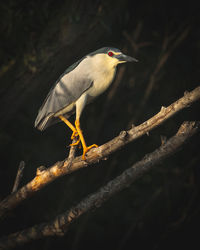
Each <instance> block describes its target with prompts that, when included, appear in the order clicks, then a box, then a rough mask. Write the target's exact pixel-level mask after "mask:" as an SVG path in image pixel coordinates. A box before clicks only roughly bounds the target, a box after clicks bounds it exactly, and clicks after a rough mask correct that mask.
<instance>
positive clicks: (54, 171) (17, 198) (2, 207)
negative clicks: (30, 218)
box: [0, 87, 200, 217]
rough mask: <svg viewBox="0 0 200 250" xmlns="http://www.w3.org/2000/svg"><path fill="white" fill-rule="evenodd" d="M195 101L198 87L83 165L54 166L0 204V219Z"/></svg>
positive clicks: (79, 162) (79, 161)
mask: <svg viewBox="0 0 200 250" xmlns="http://www.w3.org/2000/svg"><path fill="white" fill-rule="evenodd" d="M198 99H200V87H197V88H196V89H194V90H193V91H191V92H185V93H184V96H183V97H182V98H180V99H179V100H177V101H175V102H174V103H172V104H171V105H169V106H168V107H162V108H161V110H160V112H158V113H157V114H156V115H155V116H153V117H152V118H150V119H149V120H147V121H145V122H144V123H142V124H140V125H139V126H136V127H132V128H131V129H130V130H128V131H122V132H121V133H120V134H119V136H117V137H115V138H114V139H112V140H111V141H109V142H107V143H105V144H103V145H102V146H100V147H98V148H95V149H91V150H90V151H89V152H88V153H87V155H86V161H84V160H82V157H76V158H75V159H74V160H73V162H72V164H71V166H70V169H69V168H68V159H66V160H64V161H59V162H57V163H55V164H54V165H53V166H51V167H50V168H47V169H46V170H44V171H42V172H41V173H40V174H37V175H36V177H35V178H34V179H33V180H31V181H30V182H29V183H27V184H26V185H25V186H23V187H22V188H21V189H19V190H18V191H17V192H15V193H13V194H11V195H9V196H8V197H6V198H5V199H4V200H3V201H1V203H0V217H3V216H4V215H5V214H6V213H7V212H8V211H9V210H11V209H13V208H15V207H16V206H17V205H19V204H20V203H21V202H22V201H23V200H25V199H27V198H28V197H30V196H32V195H33V194H35V193H36V192H37V191H39V190H41V189H42V188H43V187H44V186H46V185H47V184H49V183H51V182H52V181H54V180H55V179H57V178H58V177H60V176H63V175H66V174H70V173H72V172H73V171H76V170H78V169H80V168H84V167H87V166H89V165H91V164H94V163H97V162H99V161H100V160H104V159H106V158H107V157H108V156H109V155H110V154H112V153H114V152H115V151H117V150H119V149H121V148H122V147H124V146H125V145H126V144H128V143H130V142H132V141H134V140H136V139H138V138H139V137H141V136H143V135H145V134H147V133H148V132H149V131H151V130H152V129H154V128H156V127H158V126H159V125H161V124H162V123H163V122H165V121H166V120H168V119H169V118H170V117H172V116H173V115H175V114H176V113H178V112H179V111H180V110H182V109H184V108H187V107H189V106H190V105H191V104H192V103H193V102H195V101H197V100H198Z"/></svg>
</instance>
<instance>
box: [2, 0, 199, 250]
mask: <svg viewBox="0 0 200 250" xmlns="http://www.w3.org/2000/svg"><path fill="white" fill-rule="evenodd" d="M199 13H200V12H199V8H198V5H195V4H193V3H192V2H187V3H185V4H184V3H183V2H181V3H180V2H179V3H177V4H176V2H173V3H170V1H166V2H165V1H131V0H123V1H121V0H120V1H111V0H109V1H100V0H99V1H81V0H76V1H73V0H71V1H70V0H68V1H67V0H65V1H53V0H49V1H26V0H18V1H16V0H7V1H4V2H1V3H0V17H1V23H0V117H1V123H0V152H1V158H0V162H1V168H0V198H1V199H3V198H4V197H5V196H6V195H8V194H9V193H10V192H11V190H12V186H13V183H14V179H15V175H16V171H17V167H18V164H19V162H20V161H21V160H24V161H25V163H26V168H25V172H24V176H23V180H22V183H21V185H23V184H25V183H27V182H28V181H30V180H31V179H32V178H33V177H34V176H35V173H36V169H37V167H39V166H40V165H45V166H47V167H48V166H51V165H52V164H53V163H55V162H56V161H58V160H63V159H64V158H65V157H66V156H67V153H68V150H69V149H68V148H66V145H69V144H70V135H71V132H70V131H69V129H68V128H66V126H65V125H64V124H62V123H60V124H57V125H55V126H52V127H51V128H49V129H47V130H46V131H44V132H43V133H41V132H39V131H37V130H36V129H35V128H34V127H33V124H34V120H35V118H36V115H37V112H38V109H39V107H40V105H41V103H42V101H43V99H44V98H45V96H46V94H47V93H48V91H49V89H50V87H51V86H52V84H53V83H54V82H55V81H56V80H57V78H58V77H59V75H60V74H62V73H63V71H64V70H65V69H66V68H67V67H68V66H69V65H71V64H72V63H74V62H75V61H76V60H78V59H79V58H81V57H82V56H84V55H86V54H88V53H89V52H91V51H93V50H96V49H98V48H101V47H104V46H112V47H117V48H120V49H121V50H122V51H123V52H125V53H126V54H128V55H130V56H133V57H135V58H137V59H139V62H138V63H137V64H136V63H135V64H127V65H120V66H119V67H118V74H117V76H116V78H115V81H114V83H113V85H112V87H111V88H110V89H109V90H108V91H107V92H106V93H104V94H103V95H102V96H101V97H99V98H98V99H97V100H96V101H95V102H94V103H93V104H92V105H89V106H88V107H87V108H86V109H85V110H84V112H83V115H82V118H81V124H82V129H83V131H84V135H85V137H86V140H87V142H88V145H90V144H93V143H97V144H98V145H101V144H102V143H105V142H106V141H108V140H109V139H111V138H113V137H114V136H116V135H118V134H119V132H120V131H121V130H124V129H129V128H130V127H131V124H133V123H134V124H135V125H138V124H140V123H141V122H143V121H145V120H146V119H148V118H150V117H151V116H152V115H154V114H155V113H157V112H158V111H159V110H160V108H161V106H167V105H169V104H171V103H172V102H173V101H175V100H177V99H178V98H180V97H182V96H183V93H184V91H186V90H188V91H190V90H192V89H194V88H195V87H196V86H198V85H199V80H200V79H199V78H200V76H199V72H200V71H199V69H200V63H199V61H200V60H199V58H200V28H199V27H200V16H199ZM199 110H200V103H199V102H197V103H195V104H193V105H192V106H191V107H189V108H188V109H186V110H184V111H182V112H181V113H179V114H178V115H176V116H175V117H173V118H171V119H170V120H169V121H167V122H165V123H164V124H163V125H162V126H161V127H159V128H157V129H155V130H154V131H152V132H150V135H149V136H143V137H142V138H141V139H139V140H137V141H135V142H133V143H131V144H130V145H128V146H126V147H125V148H124V149H122V150H121V151H119V152H116V153H115V154H113V155H112V156H110V158H109V159H108V160H107V161H105V162H100V163H99V164H97V166H95V167H93V166H91V167H89V168H87V169H82V170H79V171H77V172H75V173H73V174H71V175H67V176H65V177H62V178H60V179H58V180H56V181H55V182H54V183H51V184H50V185H48V186H47V187H45V188H44V189H43V190H41V191H40V192H39V193H37V194H36V195H35V196H34V197H32V198H31V199H29V200H27V201H25V202H24V203H23V204H21V205H20V206H19V207H18V208H17V209H15V210H14V211H12V212H11V213H10V214H9V216H8V218H6V220H4V221H3V222H1V235H6V234H9V233H11V232H15V231H17V230H21V229H24V228H26V227H29V226H32V225H34V224H36V223H40V222H44V221H48V220H50V219H52V218H54V217H55V216H56V215H57V214H58V213H61V212H63V211H65V210H67V209H68V208H70V207H71V206H72V205H75V204H77V203H78V202H79V201H80V200H81V199H83V198H84V197H85V196H86V195H88V194H90V193H92V192H94V191H96V190H97V189H98V188H99V187H101V186H102V185H104V184H106V183H107V182H108V181H109V180H111V179H113V178H114V177H116V176H117V175H119V174H120V173H122V171H123V170H125V169H127V168H128V167H130V166H131V165H132V164H134V163H135V162H136V161H137V160H140V159H141V158H142V157H143V156H144V155H145V154H147V153H150V152H152V151H153V150H155V149H156V148H157V147H159V146H160V144H161V139H160V136H161V135H164V136H167V137H170V136H172V135H174V134H175V132H176V131H177V129H178V127H179V126H180V124H181V123H182V122H183V121H185V120H198V119H199V117H200V115H199ZM73 120H74V117H72V120H71V121H73ZM199 147H200V135H199V134H197V135H195V136H194V137H193V138H192V139H191V140H190V142H189V143H188V144H186V145H184V147H183V148H182V149H181V150H180V151H179V152H178V153H176V154H175V155H173V156H172V157H170V158H169V159H167V160H165V161H164V162H162V164H160V165H159V166H156V167H155V168H154V169H153V170H152V171H151V172H149V173H148V174H146V175H145V176H143V177H142V178H141V179H139V180H138V181H137V182H136V183H134V184H133V185H132V186H131V187H129V188H128V189H126V190H124V191H122V192H121V193H119V194H117V195H116V196H115V197H113V198H112V199H111V200H109V201H108V202H106V203H105V204H104V205H103V206H102V207H101V208H99V209H96V210H94V211H90V212H88V213H87V214H85V215H83V216H82V217H81V218H80V219H79V220H78V221H76V222H75V223H74V224H73V225H72V226H71V227H70V230H69V232H68V233H67V235H66V236H64V237H62V238H49V239H42V240H40V241H36V242H33V243H29V244H28V245H26V246H24V247H21V248H19V249H45V250H46V249H73V250H75V249H91V248H92V249H115V250H121V249H146V248H147V247H148V249H183V248H187V249H199V248H200V243H199V232H198V227H199V223H200V201H199V198H200V189H199V180H200V171H199V163H200V154H199V152H200V151H199ZM78 154H81V151H80V152H78Z"/></svg>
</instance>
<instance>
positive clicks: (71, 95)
mask: <svg viewBox="0 0 200 250" xmlns="http://www.w3.org/2000/svg"><path fill="white" fill-rule="evenodd" d="M137 61H138V60H137V59H135V58H133V57H131V56H127V55H125V54H123V53H122V52H121V51H120V50H119V49H117V48H112V47H103V48H100V49H98V50H96V51H94V52H92V53H89V54H88V55H86V56H84V57H83V58H81V59H80V60H78V61H77V62H75V63H74V64H72V65H71V66H70V67H68V68H67V69H66V70H65V72H64V73H63V74H62V75H61V76H60V77H59V78H58V80H57V81H56V82H55V84H54V86H53V87H52V88H51V89H50V91H49V93H48V95H47V97H46V98H45V100H44V102H43V104H42V105H41V107H40V109H39V111H38V115H37V117H36V120H35V124H34V125H35V128H37V129H39V130H40V131H43V130H45V129H46V128H47V127H49V126H51V125H53V124H55V123H57V122H59V121H63V122H64V123H65V124H66V125H67V126H68V127H69V128H70V129H71V130H72V136H71V139H72V140H73V139H75V138H76V139H77V141H76V142H75V143H72V144H70V146H73V145H78V144H79V142H81V144H82V148H83V154H82V159H83V160H86V153H87V152H88V151H89V150H90V149H91V148H93V147H98V146H97V145H96V144H93V145H91V146H87V144H86V142H85V139H84V136H83V133H82V130H81V127H80V117H81V114H82V111H83V109H84V108H85V106H86V105H87V104H89V103H91V102H92V101H93V100H94V99H95V98H96V97H97V96H99V95H100V94H102V93H103V92H104V91H105V90H106V89H107V88H108V87H109V86H110V85H111V83H112V81H113V79H114V76H115V74H116V68H117V65H118V64H121V63H126V62H137ZM74 113H76V119H75V125H73V124H72V123H71V122H69V120H68V118H69V117H70V116H71V115H73V114H74Z"/></svg>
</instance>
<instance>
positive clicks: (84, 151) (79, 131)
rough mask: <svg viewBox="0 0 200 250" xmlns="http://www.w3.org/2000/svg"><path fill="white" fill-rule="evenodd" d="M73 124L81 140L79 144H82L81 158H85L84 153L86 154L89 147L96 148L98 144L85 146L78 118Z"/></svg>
mask: <svg viewBox="0 0 200 250" xmlns="http://www.w3.org/2000/svg"><path fill="white" fill-rule="evenodd" d="M75 126H76V130H77V132H78V134H79V137H80V140H81V144H82V146H83V155H82V159H83V160H85V159H86V158H85V154H86V153H87V152H88V151H89V150H90V149H91V148H94V147H96V148H97V147H98V145H96V144H92V145H91V146H89V147H87V145H86V142H85V139H84V137H83V133H82V131H81V128H80V122H79V120H76V121H75Z"/></svg>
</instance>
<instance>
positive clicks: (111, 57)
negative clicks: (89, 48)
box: [90, 47, 138, 67]
mask: <svg viewBox="0 0 200 250" xmlns="http://www.w3.org/2000/svg"><path fill="white" fill-rule="evenodd" d="M90 56H94V58H95V60H96V62H97V63H98V61H101V63H104V65H108V66H109V67H116V66H117V65H118V64H120V63H126V62H138V60H137V59H135V58H133V57H131V56H127V55H125V54H123V53H122V52H121V51H120V50H119V49H116V48H111V47H104V48H101V49H99V50H96V51H94V52H93V53H91V54H90Z"/></svg>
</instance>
